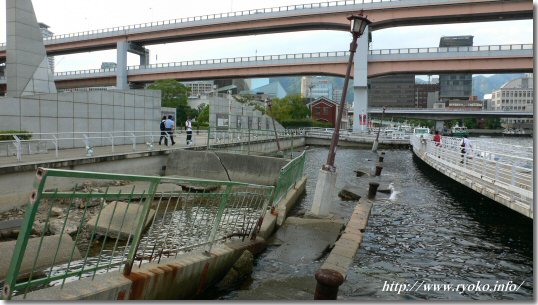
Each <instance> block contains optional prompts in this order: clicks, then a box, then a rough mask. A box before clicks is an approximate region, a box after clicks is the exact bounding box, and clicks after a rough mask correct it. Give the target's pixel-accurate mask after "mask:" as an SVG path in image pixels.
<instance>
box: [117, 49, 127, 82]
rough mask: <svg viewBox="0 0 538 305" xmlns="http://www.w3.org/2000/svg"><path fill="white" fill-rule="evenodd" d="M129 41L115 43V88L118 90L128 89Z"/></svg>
mask: <svg viewBox="0 0 538 305" xmlns="http://www.w3.org/2000/svg"><path fill="white" fill-rule="evenodd" d="M128 49H129V43H128V42H127V41H118V42H117V44H116V52H117V54H116V56H117V60H116V63H117V64H116V88H117V89H119V90H127V89H129V85H128V83H127V50H128Z"/></svg>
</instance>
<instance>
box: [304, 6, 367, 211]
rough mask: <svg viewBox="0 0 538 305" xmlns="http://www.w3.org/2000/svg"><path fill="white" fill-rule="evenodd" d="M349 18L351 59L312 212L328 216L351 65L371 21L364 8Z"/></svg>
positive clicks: (320, 173) (319, 176)
mask: <svg viewBox="0 0 538 305" xmlns="http://www.w3.org/2000/svg"><path fill="white" fill-rule="evenodd" d="M347 19H348V20H349V21H350V22H351V29H350V31H351V34H352V35H353V40H352V41H351V44H350V46H349V52H350V54H349V61H348V63H347V70H346V78H345V80H344V87H343V89H342V90H343V92H342V99H341V101H340V108H339V109H338V116H337V118H336V126H334V132H333V137H332V140H331V146H330V147H329V155H328V156H327V163H326V164H324V165H323V166H322V167H321V169H320V171H319V175H318V181H317V184H316V191H315V193H314V202H313V203H312V208H311V213H312V214H314V215H316V216H327V215H328V213H329V207H330V204H331V201H332V200H333V198H332V194H333V193H334V188H335V187H336V167H335V166H334V157H335V154H336V146H337V145H338V138H339V137H340V125H341V122H342V114H343V112H344V108H345V104H346V93H347V88H348V84H349V77H350V74H351V67H352V66H353V56H354V54H355V51H356V50H357V40H358V39H359V37H360V36H361V35H362V34H363V33H364V30H365V29H366V27H367V26H368V25H369V24H370V23H371V22H370V20H368V18H366V17H365V16H363V11H362V10H361V11H360V12H359V14H356V15H351V16H349V17H347ZM365 47H367V46H365Z"/></svg>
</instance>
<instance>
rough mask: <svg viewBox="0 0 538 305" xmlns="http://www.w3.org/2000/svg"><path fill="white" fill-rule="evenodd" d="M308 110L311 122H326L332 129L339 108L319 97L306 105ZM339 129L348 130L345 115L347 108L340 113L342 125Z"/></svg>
mask: <svg viewBox="0 0 538 305" xmlns="http://www.w3.org/2000/svg"><path fill="white" fill-rule="evenodd" d="M308 108H310V116H311V117H312V119H313V120H316V121H321V122H328V123H330V124H331V126H332V127H334V126H335V123H336V117H337V116H338V112H337V111H338V109H339V108H340V106H339V105H338V103H336V102H335V101H333V100H331V99H329V98H326V97H320V98H318V99H317V100H314V101H312V102H311V103H309V104H308ZM340 128H341V129H347V128H348V115H347V107H346V109H344V112H343V113H342V124H341V126H340Z"/></svg>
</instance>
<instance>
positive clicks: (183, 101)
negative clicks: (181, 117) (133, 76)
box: [148, 79, 191, 108]
mask: <svg viewBox="0 0 538 305" xmlns="http://www.w3.org/2000/svg"><path fill="white" fill-rule="evenodd" d="M148 89H152V90H160V91H161V97H162V99H161V106H162V107H173V108H177V107H179V106H185V105H187V98H188V96H189V92H190V90H191V89H190V88H189V87H187V86H185V85H183V84H181V83H180V82H178V81H177V80H175V79H166V80H158V81H155V82H154V83H153V84H151V85H149V86H148Z"/></svg>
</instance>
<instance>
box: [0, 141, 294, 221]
mask: <svg viewBox="0 0 538 305" xmlns="http://www.w3.org/2000/svg"><path fill="white" fill-rule="evenodd" d="M301 139H302V140H301ZM293 143H294V145H293V146H294V147H296V146H301V145H304V138H294V140H293ZM234 145H235V146H237V144H222V145H216V146H212V148H213V149H215V150H217V151H218V150H221V149H226V148H229V147H232V146H234ZM252 145H258V147H255V146H252V147H253V148H255V149H253V150H252V151H253V152H255V151H258V150H259V151H264V152H267V153H272V152H276V149H277V148H276V144H275V142H274V141H265V140H264V141H258V142H256V143H254V144H252ZM281 147H282V148H283V149H288V148H289V147H291V139H286V140H283V141H281ZM202 149H203V150H205V149H206V148H205V147H192V148H190V149H188V150H185V149H177V150H168V151H167V150H156V151H145V152H132V153H124V154H117V155H105V156H99V157H92V158H85V157H80V158H71V159H60V160H51V161H47V162H32V163H30V162H29V163H22V164H13V165H11V166H3V167H0V190H2V192H1V193H0V212H4V211H7V210H9V209H12V208H16V207H20V206H22V205H24V204H26V203H28V198H29V195H30V193H31V191H32V183H33V179H34V176H35V172H36V170H37V168H38V167H45V168H59V169H69V170H80V171H92V172H106V173H122V174H133V175H149V176H160V175H163V174H164V175H177V176H184V177H195V178H204V179H217V180H224V181H228V180H230V179H231V180H234V181H242V182H250V183H256V184H264V185H273V184H274V182H275V181H276V178H277V177H278V169H280V167H282V166H283V165H284V164H285V160H284V159H277V158H270V157H259V156H248V155H237V154H226V153H221V152H219V153H218V158H220V161H219V160H218V158H216V156H217V155H215V154H216V152H214V151H209V152H203V154H202V152H201V151H197V152H194V150H202ZM246 152H247V151H246V150H245V153H246ZM170 154H174V157H173V159H175V158H178V159H179V160H182V164H179V161H176V164H175V163H174V162H173V161H171V160H169V156H170ZM211 154H213V156H212V155H211ZM193 156H196V157H193ZM193 158H195V159H193ZM210 158H212V161H213V162H212V163H211V166H209V165H207V164H206V165H204V162H205V161H206V160H209V159H210ZM257 158H261V159H257ZM261 160H263V161H261ZM217 161H218V162H217ZM221 161H222V162H221ZM168 163H170V164H171V167H168V170H165V171H163V169H165V168H167V167H166V166H167V164H168ZM172 164H175V165H174V166H172ZM203 166H205V170H206V172H205V173H202V172H200V169H201V167H203ZM212 166H215V167H214V168H213V167H212ZM277 166H280V167H278V168H277ZM174 167H175V168H176V170H172V169H173V168H174ZM227 167H230V168H231V169H232V170H231V171H229V172H228V174H226V170H224V168H227ZM58 187H64V188H65V187H69V186H68V185H61V186H60V185H59V186H58Z"/></svg>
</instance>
